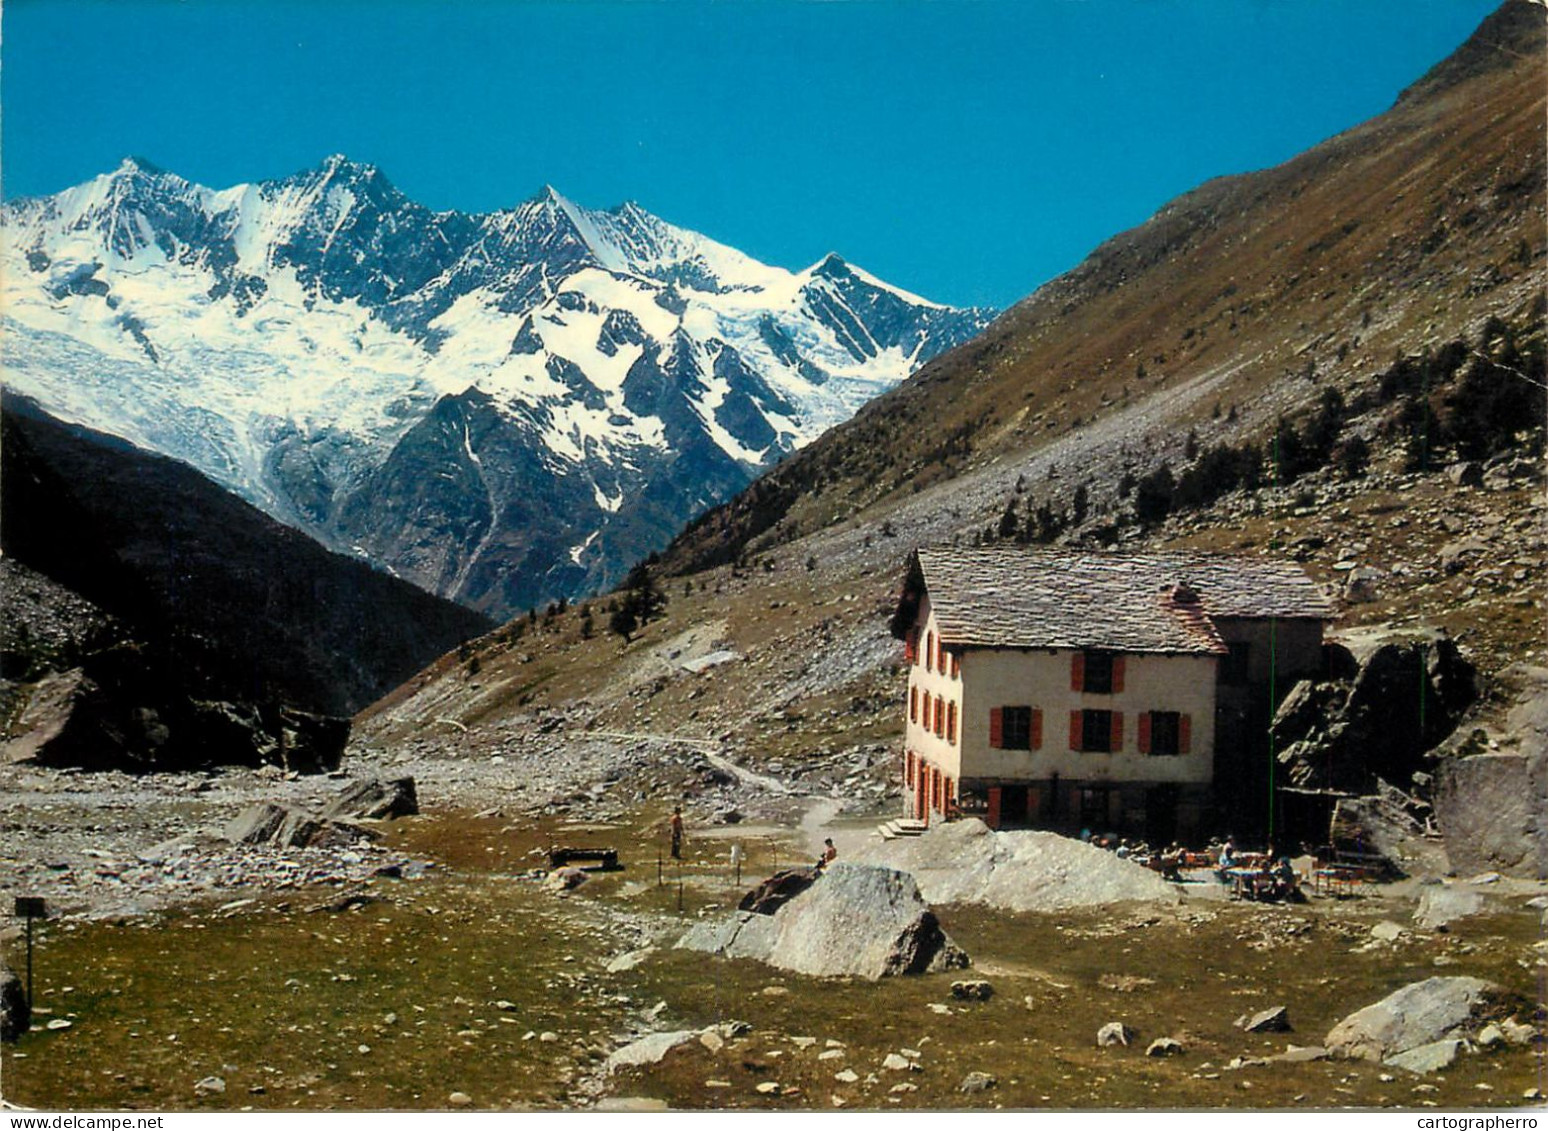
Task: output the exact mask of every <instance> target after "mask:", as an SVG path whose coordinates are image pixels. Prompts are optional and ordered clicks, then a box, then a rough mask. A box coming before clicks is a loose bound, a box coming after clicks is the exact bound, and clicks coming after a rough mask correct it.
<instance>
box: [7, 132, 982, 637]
mask: <svg viewBox="0 0 1548 1131" xmlns="http://www.w3.org/2000/svg"><path fill="white" fill-rule="evenodd" d="M0 222H3V230H4V239H3V242H0V255H3V259H0V310H3V312H4V314H3V319H0V333H3V338H0V348H3V351H4V352H3V362H4V373H5V380H6V383H7V384H8V385H9V386H10V387H11V388H14V389H16V390H18V391H20V392H24V393H26V394H28V395H30V396H32V397H34V398H35V399H37V400H38V401H39V402H40V403H41V404H42V405H43V406H44V407H45V408H47V409H48V410H49V411H51V412H53V413H55V414H57V415H59V416H62V417H64V418H66V419H68V420H73V421H76V422H79V423H82V424H86V425H89V426H91V427H93V428H97V429H101V430H103V431H106V432H110V433H112V434H115V435H118V436H121V437H123V438H125V439H128V440H130V441H133V442H134V443H136V444H139V445H141V446H143V447H146V448H149V449H151V450H153V451H157V452H160V453H163V454H165V455H169V456H172V457H174V458H177V459H181V460H183V461H185V462H187V463H190V464H192V465H193V466H195V467H196V468H198V469H199V470H201V471H203V472H205V473H206V474H208V475H209V476H211V477H212V478H214V479H215V480H216V481H218V482H220V483H222V484H224V485H225V486H227V487H229V488H230V489H231V490H233V491H235V492H237V493H238V494H240V495H241V496H243V497H244V498H246V499H248V500H249V501H251V502H253V503H255V504H256V505H258V506H259V507H261V508H262V509H264V510H266V511H268V512H269V513H270V514H272V515H274V516H275V517H277V518H279V519H281V520H282V521H285V522H288V523H290V524H292V525H294V526H297V527H299V528H301V529H303V530H306V531H307V532H309V533H311V534H313V535H314V536H316V537H318V538H319V539H320V540H321V541H323V542H324V543H325V544H327V545H330V546H332V547H335V548H339V549H345V550H352V551H354V552H356V553H360V554H363V555H365V556H367V557H369V558H370V559H372V560H373V561H375V562H377V563H378V564H380V565H382V566H384V567H386V568H388V569H390V570H392V571H393V572H395V573H397V574H399V575H401V576H403V577H406V578H408V579H410V580H412V581H415V582H417V583H418V584H420V585H422V586H424V587H425V588H427V589H430V590H433V591H434V592H437V593H440V594H442V595H445V596H450V597H453V598H455V599H457V600H460V601H462V602H464V603H466V604H469V605H472V606H474V607H476V608H479V609H481V610H484V611H486V612H489V613H492V614H495V615H509V614H512V613H514V612H518V611H522V610H525V609H526V608H527V607H528V606H529V605H532V604H536V603H540V602H542V601H545V600H547V599H549V598H552V597H557V596H560V595H566V596H568V595H574V594H576V593H579V592H583V591H586V590H590V589H594V588H597V587H600V586H603V585H606V584H607V583H609V582H611V581H613V580H614V579H616V577H617V576H619V575H620V574H621V573H622V571H623V570H625V569H627V568H628V566H629V565H630V564H632V562H634V561H635V560H637V559H638V558H639V557H641V556H643V555H644V554H647V553H649V552H650V551H651V550H653V549H656V548H659V547H660V546H663V545H664V544H665V543H666V541H667V540H668V539H669V538H670V536H671V535H672V534H673V533H674V532H675V531H676V530H677V529H678V528H679V527H680V526H681V525H682V524H683V522H684V521H686V520H687V519H688V518H690V517H692V516H693V515H694V514H696V513H697V512H699V511H701V510H702V509H704V508H705V507H707V506H710V505H711V504H714V503H716V502H719V501H722V500H723V499H725V498H727V497H728V496H729V495H731V494H733V493H734V492H736V491H737V490H739V489H740V488H741V487H742V486H744V485H745V484H746V483H748V482H749V481H750V479H751V478H752V477H753V476H754V475H755V474H757V472H758V471H759V470H761V469H762V468H764V467H767V466H768V465H769V464H771V463H773V462H774V461H776V460H778V459H779V458H780V457H781V456H782V455H783V454H784V453H786V452H789V451H791V450H792V449H794V448H797V447H800V446H801V445H803V444H805V443H806V442H807V441H809V440H811V439H813V438H814V437H815V436H817V435H818V434H819V433H821V432H822V431H824V430H825V429H827V428H828V427H830V426H832V425H833V424H836V423H838V422H839V421H841V420H844V419H847V418H848V417H849V416H850V415H852V414H853V413H854V412H855V410H856V409H857V408H859V406H860V405H861V404H863V403H864V402H865V401H867V400H869V399H870V398H871V397H873V396H875V395H876V394H878V393H880V392H882V391H884V390H885V389H888V388H890V387H892V386H893V385H895V384H896V383H897V382H898V381H900V380H901V379H902V378H903V377H905V376H907V374H908V373H909V372H911V371H912V370H913V369H914V368H916V367H917V366H919V365H920V364H922V363H923V362H924V361H926V360H928V359H929V358H930V357H932V356H934V355H935V354H937V353H939V352H941V351H942V350H944V349H947V348H949V347H951V346H953V345H956V344H958V343H959V342H962V341H964V340H966V339H967V338H969V337H971V336H973V335H974V334H975V333H976V332H977V331H978V330H979V329H980V328H981V327H982V326H983V325H985V324H986V322H987V320H988V312H986V311H982V310H959V309H953V308H950V307H945V306H941V305H939V304H936V303H932V302H928V301H926V300H924V299H922V298H919V297H918V296H916V295H911V294H908V293H907V292H905V291H902V290H899V289H898V288H896V287H892V286H889V285H887V284H886V283H883V282H882V281H881V280H879V279H876V278H874V277H872V276H871V275H868V274H867V273H865V272H864V271H861V270H859V269H858V268H856V267H853V266H851V265H849V264H847V263H845V262H844V261H843V260H842V259H840V258H839V257H838V256H836V255H830V256H828V257H827V258H825V259H823V260H822V261H821V262H819V263H817V264H815V265H813V266H812V267H809V268H807V269H806V270H804V271H797V272H791V271H786V270H783V269H781V268H778V267H771V266H767V265H765V264H762V263H759V262H758V261H756V260H754V259H751V258H749V257H748V256H745V255H743V254H741V253H740V252H738V251H736V250H734V249H733V248H730V247H726V246H724V245H722V244H718V243H716V242H714V241H713V240H710V239H707V238H705V237H704V236H701V235H698V234H696V233H694V232H690V231H687V230H685V229H682V228H677V227H674V226H673V225H671V224H668V223H666V222H665V221H663V220H661V219H659V218H657V217H656V216H653V215H651V214H650V213H649V212H646V211H645V210H644V209H642V208H640V207H639V206H638V205H635V204H624V205H621V206H620V207H618V208H614V209H611V210H608V211H592V210H588V209H585V208H581V207H579V206H577V205H575V204H573V203H572V202H570V201H568V200H566V199H565V198H564V197H562V196H560V195H559V194H558V193H557V192H555V191H554V190H552V189H544V190H543V191H542V192H541V193H539V194H538V195H537V196H536V197H534V198H532V199H531V200H528V201H526V202H524V203H522V204H520V205H518V206H517V207H515V208H513V209H510V210H507V211H500V212H494V213H489V214H485V215H469V214H464V213H460V212H455V211H453V212H432V211H431V210H429V209H427V208H425V207H423V206H422V205H419V204H417V203H415V202H414V201H412V200H409V199H408V198H407V197H406V196H404V195H403V194H402V193H400V192H399V191H398V190H397V189H396V188H394V187H393V186H392V185H391V184H390V183H389V182H388V180H387V178H386V177H384V176H383V175H382V174H381V172H380V171H378V170H377V169H375V168H373V167H371V166H369V165H362V164H357V163H353V162H350V161H347V160H346V159H344V158H343V157H330V158H329V159H328V160H326V161H325V162H323V163H322V164H321V165H320V166H318V167H317V168H315V169H311V170H308V171H306V172H303V173H300V174H298V175H296V176H293V177H288V178H285V179H283V180H278V181H266V182H261V183H257V184H245V185H237V186H235V187H232V188H228V189H223V190H219V191H217V190H213V189H209V188H205V187H203V186H201V185H197V184H193V183H190V182H189V181H186V180H184V179H182V178H180V177H177V176H175V175H173V174H171V173H167V172H163V171H161V170H159V169H157V168H155V167H154V166H152V165H150V164H148V163H147V162H144V161H140V160H136V159H129V160H126V161H125V162H124V163H123V164H122V165H121V166H119V168H117V169H116V170H114V171H113V172H112V173H109V174H106V175H104V176H100V177H97V178H95V179H94V180H92V181H89V182H87V183H86V184H82V185H79V186H77V187H75V188H72V189H67V190H66V191H64V192H61V193H58V194H56V195H53V196H49V197H40V198H32V199H21V200H16V201H11V202H8V203H6V204H5V205H4V206H3V210H0Z"/></svg>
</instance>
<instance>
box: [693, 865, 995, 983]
mask: <svg viewBox="0 0 1548 1131" xmlns="http://www.w3.org/2000/svg"><path fill="white" fill-rule="evenodd" d="M677 945H678V946H680V947H685V948H688V949H692V950H707V951H713V952H716V953H721V954H724V955H726V956H727V957H730V958H754V959H757V960H758V961H760V962H767V963H768V964H769V965H771V966H777V967H779V968H781V969H783V970H791V971H794V972H796V973H799V974H811V975H814V976H817V977H838V976H845V975H850V976H858V977H862V978H882V977H887V976H890V975H896V974H923V973H927V972H933V971H937V970H950V969H955V968H958V967H962V966H966V965H967V964H968V959H967V955H966V954H964V953H963V952H962V951H961V950H960V949H958V947H957V946H956V945H955V944H954V943H952V941H951V940H950V939H949V938H948V937H947V936H946V932H945V931H943V930H942V929H941V926H940V923H939V922H938V921H937V920H936V918H935V913H934V912H933V911H931V910H930V908H929V907H928V906H926V904H925V901H924V899H923V898H922V897H921V896H920V894H919V887H918V885H917V884H915V882H914V879H913V877H912V876H910V875H908V874H907V873H905V872H898V871H895V870H893V869H891V868H882V867H877V866H875V865H866V864H851V863H836V864H833V865H831V866H829V867H828V868H827V869H826V870H825V871H824V873H823V874H822V876H821V877H820V878H819V879H818V880H817V882H816V883H814V884H813V885H812V886H811V887H810V888H808V889H807V890H806V891H804V892H802V893H801V894H799V895H798V896H796V897H795V898H793V899H791V900H790V901H789V902H788V903H786V904H784V906H782V907H780V908H779V910H778V911H776V912H775V913H774V914H773V915H772V916H770V915H758V914H755V913H753V912H746V911H742V912H738V913H737V916H736V917H735V918H734V919H732V920H731V921H730V922H726V923H720V924H714V925H711V924H701V925H699V926H698V927H695V928H694V929H693V930H690V931H689V932H688V933H687V934H686V935H684V936H683V938H682V940H681V941H679V943H678V944H677Z"/></svg>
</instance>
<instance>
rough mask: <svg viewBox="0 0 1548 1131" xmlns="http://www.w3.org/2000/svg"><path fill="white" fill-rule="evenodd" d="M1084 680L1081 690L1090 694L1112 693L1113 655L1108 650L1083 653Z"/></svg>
mask: <svg viewBox="0 0 1548 1131" xmlns="http://www.w3.org/2000/svg"><path fill="white" fill-rule="evenodd" d="M1085 669H1086V670H1085V680H1084V682H1083V683H1082V684H1081V688H1080V689H1081V690H1082V691H1085V692H1089V693H1090V694H1092V695H1111V694H1112V693H1113V657H1112V653H1110V652H1087V653H1085Z"/></svg>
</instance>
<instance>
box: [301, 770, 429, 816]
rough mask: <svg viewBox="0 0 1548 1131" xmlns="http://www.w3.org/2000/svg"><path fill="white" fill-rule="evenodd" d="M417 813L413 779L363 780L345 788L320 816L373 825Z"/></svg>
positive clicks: (416, 797)
mask: <svg viewBox="0 0 1548 1131" xmlns="http://www.w3.org/2000/svg"><path fill="white" fill-rule="evenodd" d="M418 812H419V797H418V795H417V794H416V792H415V790H414V779H413V778H409V777H405V778H391V779H384V778H365V779H363V780H361V781H357V782H353V783H351V784H350V785H347V786H345V787H344V791H343V792H342V793H340V794H339V795H338V797H336V798H334V800H333V802H332V804H330V805H329V806H328V807H327V808H326V809H324V810H323V813H322V815H323V816H324V817H326V818H340V817H342V818H347V819H350V820H357V821H360V820H365V821H375V820H383V819H388V818H394V817H412V816H414V815H415V814H417V813H418Z"/></svg>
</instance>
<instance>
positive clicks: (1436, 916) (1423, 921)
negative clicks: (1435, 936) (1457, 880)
mask: <svg viewBox="0 0 1548 1131" xmlns="http://www.w3.org/2000/svg"><path fill="white" fill-rule="evenodd" d="M1483 905H1484V897H1483V893H1482V892H1480V891H1478V890H1477V889H1476V888H1468V887H1460V886H1458V885H1456V884H1431V885H1430V886H1428V887H1426V888H1425V889H1424V891H1423V892H1422V893H1421V894H1420V896H1419V906H1418V908H1416V909H1415V911H1414V922H1415V923H1417V924H1418V925H1419V926H1421V927H1424V928H1426V929H1428V930H1432V931H1433V930H1439V929H1440V928H1443V927H1445V926H1446V925H1447V924H1449V923H1451V922H1452V921H1453V920H1456V919H1465V918H1466V917H1467V916H1469V915H1477V914H1478V913H1479V912H1480V911H1482V910H1483Z"/></svg>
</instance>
